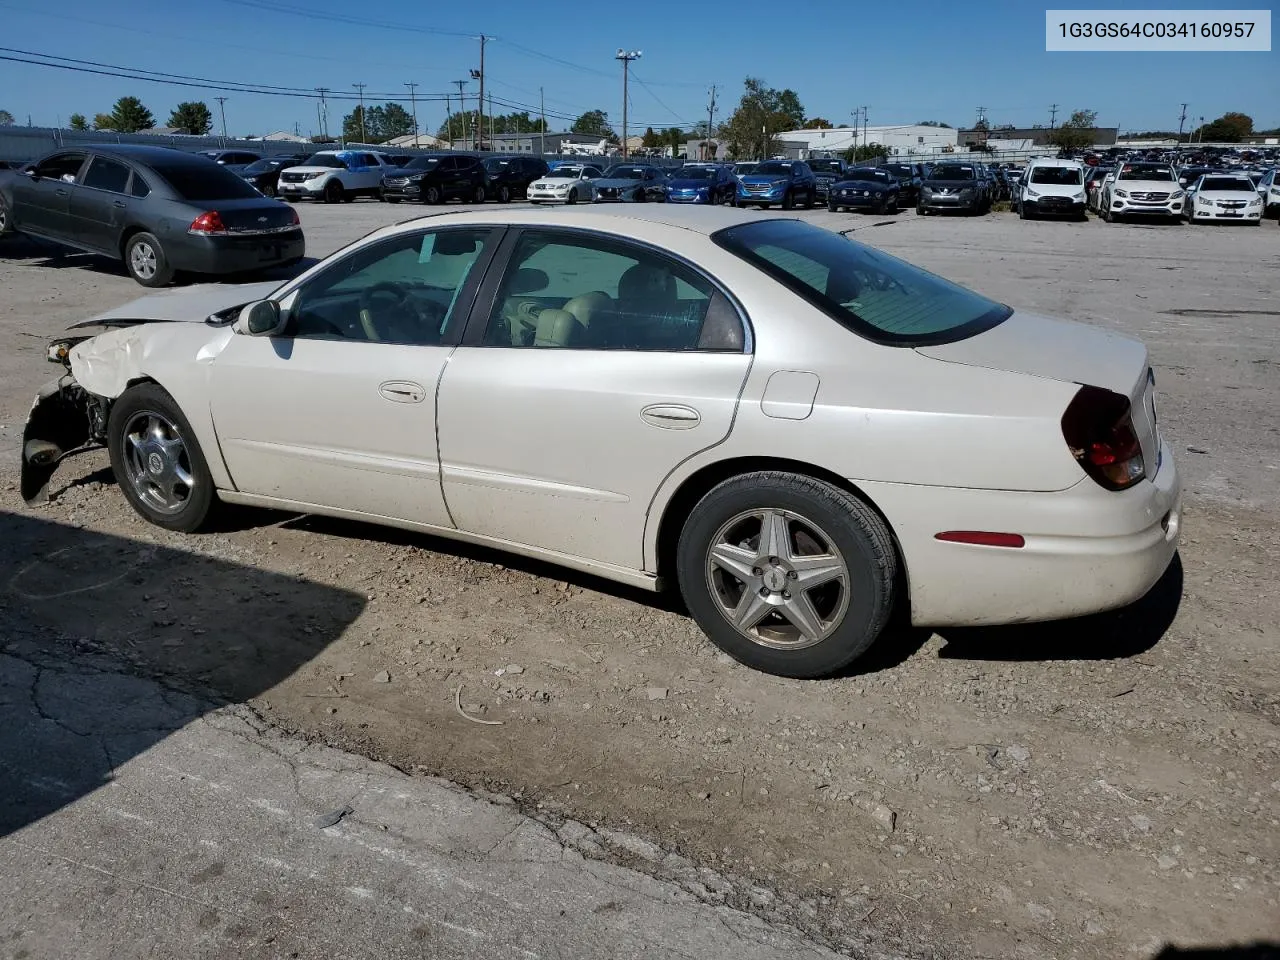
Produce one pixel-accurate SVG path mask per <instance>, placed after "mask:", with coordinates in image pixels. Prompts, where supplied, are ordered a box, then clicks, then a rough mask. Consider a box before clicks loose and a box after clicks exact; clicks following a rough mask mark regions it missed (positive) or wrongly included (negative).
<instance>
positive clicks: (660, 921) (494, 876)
mask: <svg viewBox="0 0 1280 960" xmlns="http://www.w3.org/2000/svg"><path fill="white" fill-rule="evenodd" d="M113 757H114V758H116V759H115V760H113V759H112V758H113ZM0 771H2V773H3V777H2V779H3V782H4V783H5V784H6V787H5V791H4V793H5V797H4V802H3V805H2V806H0V862H3V863H5V864H6V865H7V866H6V868H5V869H4V870H3V871H0V903H3V904H4V907H3V909H2V910H0V953H3V954H4V955H5V956H7V957H8V956H11V957H22V958H24V960H38V958H65V957H71V956H74V957H77V958H80V960H96V958H111V957H141V956H149V957H168V956H177V955H180V954H181V955H184V956H197V957H215V956H216V957H255V958H260V957H290V958H307V957H316V958H326V960H330V958H338V957H343V958H346V957H366V956H368V957H374V956H376V957H379V958H394V957H437V956H440V957H444V956H447V957H463V958H465V957H496V956H504V957H523V958H529V960H535V958H539V957H546V958H561V960H571V958H577V957H582V958H587V957H591V958H593V960H594V958H598V957H599V956H600V955H601V952H600V947H601V944H604V943H607V944H609V948H608V953H609V955H610V956H611V957H614V958H627V957H646V958H657V957H673V958H675V957H679V958H690V960H692V958H697V960H709V958H717V957H725V958H730V957H731V958H734V960H749V958H753V957H759V958H762V960H763V958H788V960H789V958H795V960H801V958H805V960H808V958H814V960H818V958H824V957H834V956H836V954H834V953H831V952H830V951H828V950H825V949H823V948H822V947H820V946H818V945H816V944H813V943H812V942H810V941H808V940H806V939H805V938H804V937H802V936H801V935H800V934H798V933H797V932H795V931H794V930H792V929H789V928H787V927H782V926H777V925H774V924H771V923H769V922H766V921H765V920H762V919H759V918H757V917H754V916H751V915H750V914H747V913H744V912H742V911H739V910H735V909H732V908H730V907H728V906H725V905H723V903H722V902H719V903H717V902H714V901H716V900H719V901H723V899H724V893H725V892H726V890H732V885H731V884H729V883H728V882H727V881H724V880H723V879H717V878H716V877H715V876H714V875H712V874H711V872H710V871H705V869H703V870H699V869H698V868H696V867H694V866H693V865H692V864H690V863H688V862H687V861H683V860H682V858H680V857H678V856H675V855H674V854H665V856H664V854H663V852H662V851H661V850H659V849H658V848H656V847H655V846H654V845H652V844H649V843H648V842H647V841H644V840H641V839H639V838H630V839H629V838H626V837H624V836H622V835H620V834H615V833H613V832H612V831H610V832H609V837H608V839H606V838H605V837H604V836H602V835H601V834H598V833H596V832H595V831H593V830H592V829H591V828H590V827H588V826H586V825H585V824H574V823H572V822H569V823H568V824H563V823H562V824H561V825H560V826H559V828H558V829H553V828H552V827H551V826H549V825H548V824H544V823H542V822H540V821H538V820H536V819H533V818H531V817H529V816H526V815H525V814H523V813H521V812H520V811H519V810H518V809H517V808H516V806H515V805H514V804H513V803H512V802H511V801H510V800H506V799H505V798H498V797H482V796H478V795H476V794H473V793H470V792H468V791H465V790H463V789H461V788H458V787H456V786H454V785H452V784H450V783H448V782H446V781H443V780H439V779H435V778H428V777H416V776H409V775H407V774H404V773H402V772H400V771H398V770H396V769H394V768H392V767H389V766H386V765H383V764H380V763H375V762H372V761H368V760H364V759H361V758H358V757H354V756H352V755H350V754H347V753H343V752H341V751H338V750H334V749H332V748H329V747H325V746H321V745H317V744H312V743H307V742H305V741H303V740H301V739H297V738H293V737H289V736H287V735H284V734H282V733H279V732H277V731H275V730H274V729H272V728H271V727H270V726H268V725H267V724H265V723H263V722H262V721H261V720H260V719H259V718H258V717H257V716H256V715H255V714H254V713H252V712H251V711H250V710H249V709H248V708H246V707H242V706H218V705H217V704H216V703H213V702H211V701H208V700H205V699H202V698H201V697H199V696H196V695H193V694H190V693H186V692H184V691H181V690H178V689H175V688H172V687H170V686H166V685H165V683H163V682H162V681H159V680H155V679H148V678H144V677H139V676H137V675H136V674H135V673H134V670H133V668H132V667H131V666H130V665H127V664H124V663H121V662H118V661H116V660H115V659H114V658H113V657H112V656H109V655H107V654H105V653H103V652H101V651H94V650H93V649H91V648H88V647H86V645H84V644H80V645H79V648H78V649H77V648H76V647H75V646H73V645H72V644H69V643H66V642H65V641H56V640H54V641H50V640H48V639H47V638H42V637H36V636H33V635H29V634H22V633H19V634H18V635H17V636H15V635H14V631H13V630H12V629H11V630H10V631H9V635H8V637H7V638H6V642H5V643H4V646H3V647H0ZM343 809H349V810H350V812H349V813H347V814H345V815H344V816H342V817H341V818H340V819H339V820H338V822H337V823H336V824H334V825H333V826H329V827H320V826H318V823H323V822H325V821H326V820H327V819H330V818H331V815H332V814H333V813H334V812H336V811H340V810H343ZM326 815H329V816H326ZM603 844H612V845H613V846H620V847H622V846H625V847H627V848H630V849H632V850H633V851H634V850H639V851H642V852H644V853H646V854H647V855H648V857H649V858H651V859H652V858H656V857H660V856H664V861H663V865H664V866H665V868H666V872H667V873H669V874H679V873H680V872H681V871H683V872H684V873H685V874H687V875H688V877H690V878H694V877H698V876H702V877H703V879H704V881H710V883H705V882H704V883H703V886H702V889H704V890H707V891H708V897H709V898H710V900H711V901H712V902H709V901H708V899H705V898H703V897H699V896H696V895H695V894H694V893H691V892H689V889H687V888H686V886H685V885H682V884H681V883H679V882H677V881H675V880H671V879H659V878H657V877H654V876H651V875H649V874H647V873H644V872H641V871H638V870H634V869H629V868H628V867H625V866H620V865H617V864H615V863H611V862H606V861H605V860H600V859H592V857H593V856H595V855H596V852H597V851H601V850H602V849H603V847H602V845H603ZM584 851H585V852H586V853H587V856H584ZM687 882H688V881H687ZM713 889H718V890H719V891H720V892H719V893H718V894H717V893H712V892H711V891H712V890H713Z"/></svg>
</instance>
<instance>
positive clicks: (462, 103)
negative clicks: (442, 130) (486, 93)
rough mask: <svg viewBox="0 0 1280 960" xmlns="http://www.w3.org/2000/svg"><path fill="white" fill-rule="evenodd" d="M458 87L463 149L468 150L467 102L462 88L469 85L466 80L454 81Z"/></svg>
mask: <svg viewBox="0 0 1280 960" xmlns="http://www.w3.org/2000/svg"><path fill="white" fill-rule="evenodd" d="M453 82H454V83H455V84H457V86H458V114H459V115H460V116H461V117H462V148H463V149H464V150H465V149H466V148H467V101H466V98H465V97H464V96H463V95H462V88H463V87H465V86H466V85H467V81H465V80H454V81H453Z"/></svg>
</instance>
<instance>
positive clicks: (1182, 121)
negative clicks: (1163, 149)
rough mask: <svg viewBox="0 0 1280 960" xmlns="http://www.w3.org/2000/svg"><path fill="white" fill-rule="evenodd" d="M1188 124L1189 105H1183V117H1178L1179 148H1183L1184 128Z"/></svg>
mask: <svg viewBox="0 0 1280 960" xmlns="http://www.w3.org/2000/svg"><path fill="white" fill-rule="evenodd" d="M1186 122H1187V105H1186V104H1185V103H1184V104H1183V105H1182V115H1181V116H1180V117H1178V146H1179V147H1181V146H1182V128H1183V126H1184V125H1185V124H1186Z"/></svg>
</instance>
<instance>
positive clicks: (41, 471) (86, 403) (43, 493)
mask: <svg viewBox="0 0 1280 960" xmlns="http://www.w3.org/2000/svg"><path fill="white" fill-rule="evenodd" d="M88 339H91V338H89V337H67V338H63V339H61V340H55V341H54V342H53V343H51V344H50V345H49V361H50V362H51V363H57V364H60V365H61V366H62V367H64V368H65V370H66V372H65V373H64V374H62V375H61V376H60V377H58V378H57V379H56V380H52V381H50V382H49V383H47V384H45V385H44V386H43V387H42V388H41V389H40V392H39V393H37V394H36V399H35V402H34V403H33V404H32V405H31V413H30V414H29V415H28V416H27V425H26V427H25V429H24V430H23V431H22V480H21V490H22V499H23V500H25V501H26V502H27V503H28V504H29V505H34V504H37V503H40V502H43V501H44V500H47V499H48V496H49V481H50V480H51V479H52V478H53V474H54V472H55V471H57V469H58V466H59V464H61V463H62V461H63V460H66V459H67V458H68V457H70V456H74V455H75V454H77V453H83V452H84V451H86V450H92V449H94V448H96V447H101V446H104V445H105V444H106V436H107V416H108V414H109V412H110V401H109V400H107V399H106V398H104V397H99V396H95V395H94V394H92V393H90V392H89V391H87V390H85V389H84V387H82V386H81V385H80V384H79V383H78V382H77V381H76V378H75V375H74V374H73V373H72V372H71V359H70V353H71V348H72V347H74V346H75V345H76V344H77V343H81V342H83V341H84V340H88Z"/></svg>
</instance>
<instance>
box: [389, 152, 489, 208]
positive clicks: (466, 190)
mask: <svg viewBox="0 0 1280 960" xmlns="http://www.w3.org/2000/svg"><path fill="white" fill-rule="evenodd" d="M486 176H487V175H486V174H485V169H484V165H483V164H482V163H481V162H480V158H479V157H473V156H469V155H467V154H456V153H428V154H423V155H422V156H420V157H414V158H413V159H412V160H410V161H409V162H408V163H407V164H405V165H404V166H403V167H401V168H400V169H399V170H397V171H396V172H395V173H389V174H387V175H386V176H385V177H383V178H382V199H383V200H386V201H387V202H388V203H399V202H400V201H401V200H418V201H421V202H422V203H442V202H444V201H445V200H451V199H452V200H463V201H468V202H470V203H484V200H485V197H487V196H488V190H487V189H486V185H485V183H486Z"/></svg>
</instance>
